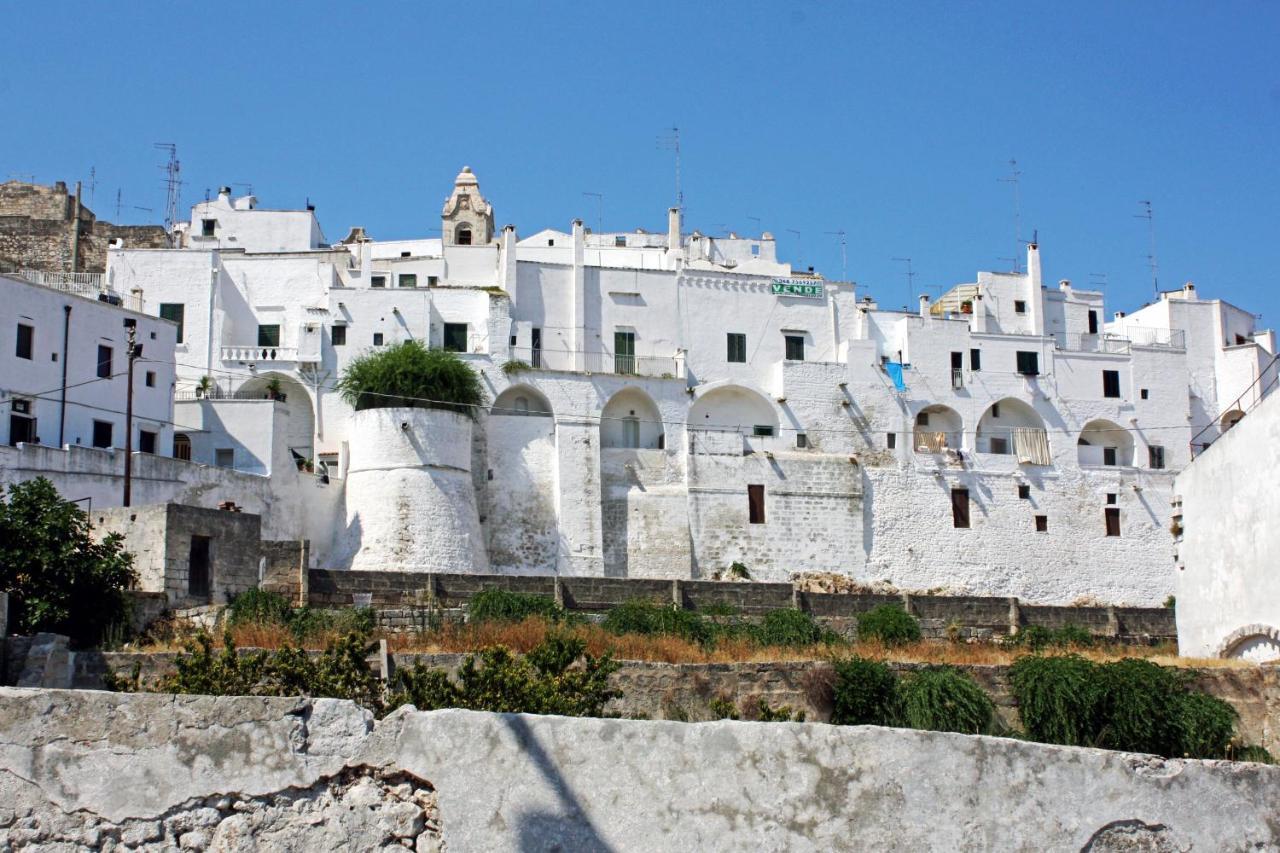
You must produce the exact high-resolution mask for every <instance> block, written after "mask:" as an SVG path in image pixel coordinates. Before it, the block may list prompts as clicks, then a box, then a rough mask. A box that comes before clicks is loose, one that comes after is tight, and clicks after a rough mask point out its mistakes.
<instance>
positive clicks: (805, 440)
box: [796, 432, 809, 450]
mask: <svg viewBox="0 0 1280 853" xmlns="http://www.w3.org/2000/svg"><path fill="white" fill-rule="evenodd" d="M808 446H809V436H807V435H805V434H804V433H802V432H798V433H796V447H798V448H800V449H802V450H803V449H804V448H806V447H808Z"/></svg>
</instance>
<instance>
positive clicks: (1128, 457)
mask: <svg viewBox="0 0 1280 853" xmlns="http://www.w3.org/2000/svg"><path fill="white" fill-rule="evenodd" d="M1076 460H1077V461H1078V462H1079V463H1080V464H1081V465H1082V466H1086V467H1096V466H1107V467H1111V466H1119V467H1122V468H1123V467H1127V466H1130V465H1132V464H1133V436H1132V435H1131V434H1130V433H1129V431H1128V430H1127V429H1124V428H1123V427H1121V426H1120V425H1118V424H1116V423H1113V422H1112V421H1106V420H1096V421H1089V423H1087V424H1085V425H1084V429H1083V430H1081V431H1080V439H1079V441H1077V442H1076Z"/></svg>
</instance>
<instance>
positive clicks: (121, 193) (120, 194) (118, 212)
mask: <svg viewBox="0 0 1280 853" xmlns="http://www.w3.org/2000/svg"><path fill="white" fill-rule="evenodd" d="M123 194H124V190H121V189H117V190H116V222H119V221H120V197H121V196H122V195H123Z"/></svg>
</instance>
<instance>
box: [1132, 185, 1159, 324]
mask: <svg viewBox="0 0 1280 853" xmlns="http://www.w3.org/2000/svg"><path fill="white" fill-rule="evenodd" d="M1138 204H1140V205H1142V206H1143V207H1144V208H1146V209H1145V210H1144V211H1143V212H1142V213H1135V214H1134V215H1133V216H1134V218H1135V219H1145V220H1147V236H1148V237H1149V239H1150V245H1151V249H1150V251H1148V252H1147V266H1148V267H1150V268H1151V298H1152V299H1154V300H1156V301H1157V302H1158V301H1160V282H1159V279H1158V278H1157V276H1156V218H1155V214H1154V213H1152V210H1151V202H1150V201H1145V200H1144V201H1140V202H1138Z"/></svg>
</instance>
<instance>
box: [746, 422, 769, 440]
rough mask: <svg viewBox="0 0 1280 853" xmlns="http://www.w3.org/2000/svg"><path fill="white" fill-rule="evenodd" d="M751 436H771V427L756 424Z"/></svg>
mask: <svg viewBox="0 0 1280 853" xmlns="http://www.w3.org/2000/svg"><path fill="white" fill-rule="evenodd" d="M751 434H752V435H754V436H757V437H758V436H769V435H773V427H771V426H769V425H767V424H766V425H763V426H762V425H760V424H756V425H755V427H754V428H753V429H752V431H751Z"/></svg>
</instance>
